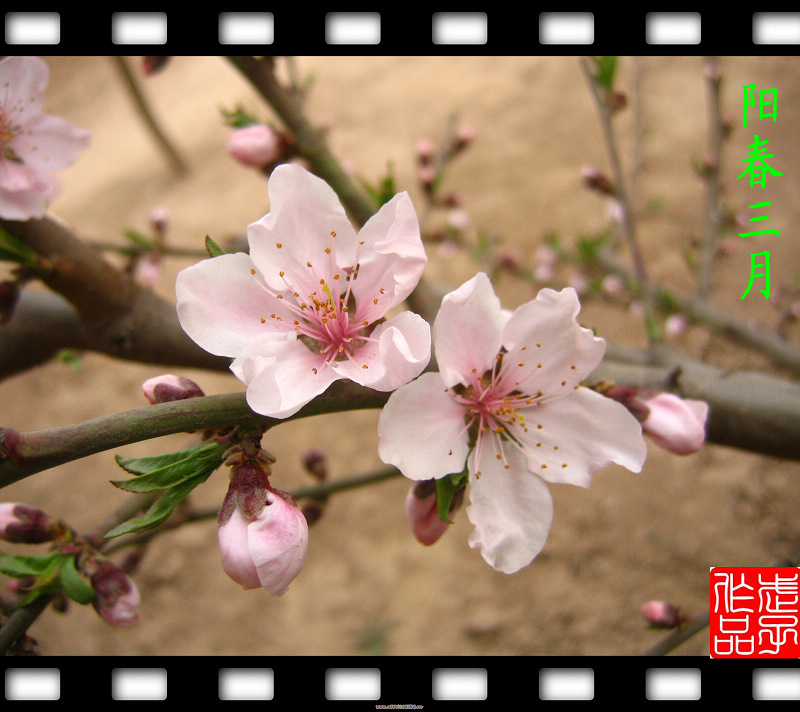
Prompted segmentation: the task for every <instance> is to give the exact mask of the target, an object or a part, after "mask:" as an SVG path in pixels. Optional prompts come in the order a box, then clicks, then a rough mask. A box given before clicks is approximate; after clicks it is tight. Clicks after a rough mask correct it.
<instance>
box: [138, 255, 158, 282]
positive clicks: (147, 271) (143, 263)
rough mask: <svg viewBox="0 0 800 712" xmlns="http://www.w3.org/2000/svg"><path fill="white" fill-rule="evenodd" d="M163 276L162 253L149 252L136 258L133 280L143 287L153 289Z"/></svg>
mask: <svg viewBox="0 0 800 712" xmlns="http://www.w3.org/2000/svg"><path fill="white" fill-rule="evenodd" d="M160 278H161V255H159V254H156V253H149V254H147V255H144V256H143V257H140V258H139V259H138V260H136V264H135V265H134V267H133V281H134V282H136V284H139V285H141V286H142V287H147V288H148V289H152V288H153V287H155V286H156V284H158V280H159V279H160Z"/></svg>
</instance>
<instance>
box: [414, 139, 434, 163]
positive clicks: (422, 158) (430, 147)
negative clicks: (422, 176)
mask: <svg viewBox="0 0 800 712" xmlns="http://www.w3.org/2000/svg"><path fill="white" fill-rule="evenodd" d="M416 150H417V161H418V162H419V163H420V165H423V166H427V165H430V164H431V163H433V160H434V158H435V157H436V146H435V145H434V143H433V141H431V140H430V139H429V138H421V139H420V140H419V141H417V146H416Z"/></svg>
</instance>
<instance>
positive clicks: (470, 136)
mask: <svg viewBox="0 0 800 712" xmlns="http://www.w3.org/2000/svg"><path fill="white" fill-rule="evenodd" d="M476 135H477V133H476V131H475V129H474V128H472V127H471V126H462V127H461V128H459V129H458V131H456V136H455V140H454V141H453V151H454V152H458V151H463V150H464V149H465V148H466V147H467V146H469V145H470V144H471V143H472V142H473V141H474V140H475V136H476Z"/></svg>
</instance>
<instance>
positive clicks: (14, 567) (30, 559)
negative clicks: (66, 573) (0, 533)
mask: <svg viewBox="0 0 800 712" xmlns="http://www.w3.org/2000/svg"><path fill="white" fill-rule="evenodd" d="M60 557H61V554H59V553H57V552H56V553H54V554H41V555H38V556H10V555H7V554H1V555H0V573H4V574H5V575H6V576H10V577H11V578H26V577H28V576H34V577H36V578H38V577H39V576H41V575H42V574H43V573H45V572H46V571H47V570H48V568H49V567H51V566H52V565H53V563H54V562H57V561H58V560H59V559H60Z"/></svg>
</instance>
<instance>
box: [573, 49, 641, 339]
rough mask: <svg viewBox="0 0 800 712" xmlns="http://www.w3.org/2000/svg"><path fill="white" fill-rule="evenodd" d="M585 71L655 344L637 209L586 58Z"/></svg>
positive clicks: (604, 104) (603, 101)
mask: <svg viewBox="0 0 800 712" xmlns="http://www.w3.org/2000/svg"><path fill="white" fill-rule="evenodd" d="M581 70H582V71H583V74H584V76H585V77H586V81H587V83H588V84H589V88H590V89H591V93H592V97H593V98H594V101H595V104H596V105H597V110H598V113H599V115H600V125H601V127H602V129H603V135H604V137H605V143H606V149H607V151H608V158H609V162H610V163H611V170H612V172H613V174H614V195H615V198H616V200H617V202H618V203H619V204H620V208H621V210H622V224H623V227H624V230H625V238H626V241H627V243H628V250H629V251H630V254H631V260H632V261H633V271H634V274H635V275H636V280H637V282H638V284H639V285H641V289H642V292H643V295H644V298H643V305H644V315H645V321H646V327H647V329H646V331H647V337H648V341H649V342H650V343H653V342H654V341H656V339H655V338H654V333H653V332H654V330H653V327H654V326H655V321H654V319H653V314H654V310H653V300H652V297H651V296H650V289H649V280H648V276H647V269H646V268H645V264H644V257H643V256H642V251H641V249H640V247H639V240H638V236H637V234H636V226H635V222H634V217H633V206H632V205H631V202H630V199H629V198H628V194H627V189H626V183H627V181H626V180H625V176H624V174H623V171H622V165H621V163H620V160H619V150H618V149H617V143H616V139H615V137H614V131H613V128H612V126H611V111H610V109H609V106H608V102H607V101H606V98H605V96H604V95H603V93H602V92H601V90H600V88H599V87H598V86H597V82H596V81H595V79H594V77H593V75H592V72H591V70H590V69H589V63H588V61H587V59H586V58H585V57H582V58H581Z"/></svg>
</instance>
